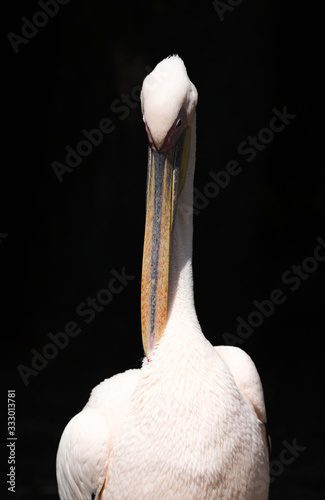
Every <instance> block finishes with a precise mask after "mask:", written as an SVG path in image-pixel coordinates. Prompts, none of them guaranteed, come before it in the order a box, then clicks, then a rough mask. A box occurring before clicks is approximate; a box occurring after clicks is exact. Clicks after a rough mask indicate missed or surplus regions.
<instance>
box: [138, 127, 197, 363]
mask: <svg viewBox="0 0 325 500" xmlns="http://www.w3.org/2000/svg"><path fill="white" fill-rule="evenodd" d="M189 136H190V128H189V127H187V128H186V129H185V130H184V133H183V134H182V136H181V137H180V138H179V140H178V142H177V144H176V145H175V146H173V147H171V148H170V149H168V150H167V151H164V152H158V151H154V150H153V149H151V148H149V158H148V178H147V202H146V227H145V237H144V248H143V261H142V286H141V326H142V341H143V347H144V351H145V353H146V355H147V357H148V358H149V357H150V356H151V354H152V352H153V350H154V348H155V346H156V345H157V343H159V341H160V339H161V337H162V335H163V333H164V330H165V326H166V317H167V304H168V280H169V253H170V243H171V233H172V228H173V222H174V216H175V212H176V202H177V197H178V191H179V190H180V189H181V188H182V185H183V183H184V177H185V174H186V167H187V160H188V153H189ZM184 171H185V172H184Z"/></svg>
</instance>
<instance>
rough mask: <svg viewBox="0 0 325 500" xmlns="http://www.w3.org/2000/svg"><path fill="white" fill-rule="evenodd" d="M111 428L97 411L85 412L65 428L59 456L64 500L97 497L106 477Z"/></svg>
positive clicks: (58, 470) (59, 484)
mask: <svg viewBox="0 0 325 500" xmlns="http://www.w3.org/2000/svg"><path fill="white" fill-rule="evenodd" d="M109 437H110V434H109V429H108V425H107V422H106V419H105V417H104V415H103V414H102V413H101V412H100V411H99V410H98V409H93V408H89V409H84V410H83V411H81V412H80V413H78V414H77V415H76V416H75V417H73V418H72V420H70V422H69V423H68V425H67V426H66V428H65V430H64V432H63V434H62V437H61V441H60V445H59V450H58V455H57V479H58V487H59V495H60V498H61V500H71V499H72V498H73V499H74V500H85V499H89V500H90V499H91V498H96V499H97V498H98V495H99V494H100V491H101V489H102V487H103V485H104V481H105V478H106V473H107V467H108V459H109V440H110V439H109Z"/></svg>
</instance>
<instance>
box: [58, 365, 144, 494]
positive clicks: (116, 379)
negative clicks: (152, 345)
mask: <svg viewBox="0 0 325 500" xmlns="http://www.w3.org/2000/svg"><path fill="white" fill-rule="evenodd" d="M139 372H140V370H127V371H126V372H124V373H119V374H118V375H114V376H113V377H111V378H109V379H106V380H104V381H103V382H101V383H100V384H99V385H98V386H96V387H95V388H94V389H93V390H92V393H91V396H90V399H89V401H88V403H87V405H86V406H85V408H84V409H83V410H82V411H81V412H80V413H78V414H77V415H76V416H75V417H73V418H72V419H71V420H70V422H69V423H68V425H67V426H66V428H65V429H64V432H63V434H62V437H61V441H60V444H59V449H58V454H57V480H58V487H59V496H60V499H61V500H72V499H73V500H91V499H95V500H99V499H100V498H101V492H102V490H103V488H104V485H105V481H107V480H108V466H109V459H110V448H111V439H112V436H113V435H114V433H116V430H117V427H118V426H119V425H120V423H121V421H122V419H123V417H124V415H125V413H126V411H127V409H128V407H129V403H130V399H131V396H132V394H133V392H134V389H135V386H136V383H137V381H138V378H139Z"/></svg>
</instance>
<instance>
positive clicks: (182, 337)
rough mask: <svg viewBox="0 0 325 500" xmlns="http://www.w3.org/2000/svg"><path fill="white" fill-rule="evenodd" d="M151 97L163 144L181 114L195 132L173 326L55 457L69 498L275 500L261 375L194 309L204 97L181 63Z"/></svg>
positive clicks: (96, 404) (94, 400)
mask: <svg viewBox="0 0 325 500" xmlns="http://www.w3.org/2000/svg"><path fill="white" fill-rule="evenodd" d="M141 98H142V109H143V114H144V120H145V122H146V124H147V125H148V126H149V128H150V131H151V134H152V137H153V138H154V142H155V144H156V145H157V144H161V143H162V142H163V140H164V137H165V136H166V134H167V133H168V130H169V128H170V127H171V125H172V124H173V123H174V122H175V119H176V118H177V114H178V113H179V110H180V108H181V107H182V108H184V109H185V110H186V116H187V121H188V124H189V125H191V146H190V154H189V163H188V167H187V173H186V178H185V183H184V187H183V189H182V191H181V193H180V195H179V199H178V203H177V211H176V218H175V222H174V229H173V237H172V242H171V251H170V276H169V288H168V315H167V324H166V328H165V331H164V335H163V337H162V339H161V341H160V343H159V344H158V346H157V347H156V348H155V350H154V352H153V355H152V358H151V360H150V362H148V361H147V360H144V362H143V366H142V368H141V369H140V370H129V371H127V372H125V373H123V374H120V375H116V376H114V377H112V378H111V379H109V380H105V381H104V382H103V383H102V384H100V385H99V386H97V387H96V388H95V389H94V390H93V392H92V394H91V397H90V400H89V402H88V404H87V405H86V407H85V408H84V410H83V411H82V412H81V413H80V414H79V415H77V416H76V417H75V418H74V419H72V421H71V422H70V423H69V424H68V426H67V427H66V429H65V431H64V433H63V436H62V439H61V442H60V446H59V451H58V458H57V469H58V483H59V493H60V497H61V499H62V500H90V499H91V495H92V494H95V495H96V499H97V498H98V500H99V499H101V500H114V499H116V500H135V499H139V500H169V499H170V500H236V499H237V500H266V499H267V498H268V485H269V472H268V451H267V446H266V436H265V429H264V425H263V424H262V422H263V421H265V418H266V415H265V407H264V400H263V391H262V386H261V382H260V379H259V376H258V374H257V371H256V368H255V366H254V364H253V362H252V361H251V359H250V358H249V356H247V355H246V354H245V353H244V352H243V351H241V350H240V349H235V348H230V347H229V348H228V347H226V346H219V347H217V348H214V347H213V346H212V345H211V344H210V342H208V340H207V339H206V338H205V337H204V335H203V333H202V331H201V328H200V325H199V322H198V319H197V316H196V312H195V307H194V297H193V283H192V231H193V224H192V205H193V194H192V190H193V176H194V167H195V142H196V132H195V106H196V101H197V92H196V89H195V87H194V85H193V84H192V83H191V81H190V80H189V78H188V76H187V73H186V69H185V66H184V63H183V62H182V61H181V59H180V58H179V57H177V56H173V57H170V58H167V59H165V60H164V61H162V62H161V63H160V64H159V65H157V67H156V68H155V70H154V71H153V72H152V73H151V75H149V76H148V77H147V78H146V79H145V81H144V86H143V89H142V96H141Z"/></svg>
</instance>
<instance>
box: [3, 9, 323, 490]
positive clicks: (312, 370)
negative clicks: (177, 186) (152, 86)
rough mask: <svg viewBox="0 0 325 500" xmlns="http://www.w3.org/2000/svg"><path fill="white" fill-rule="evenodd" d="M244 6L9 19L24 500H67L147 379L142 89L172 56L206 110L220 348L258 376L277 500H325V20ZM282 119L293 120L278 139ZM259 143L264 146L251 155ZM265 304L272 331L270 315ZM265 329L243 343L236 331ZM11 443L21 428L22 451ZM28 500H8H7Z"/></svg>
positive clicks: (8, 136) (201, 179) (205, 317)
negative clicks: (75, 463) (79, 465)
mask: <svg viewBox="0 0 325 500" xmlns="http://www.w3.org/2000/svg"><path fill="white" fill-rule="evenodd" d="M228 2H229V3H227V1H226V0H224V2H221V1H220V2H218V3H216V2H215V3H214V4H213V3H212V2H211V1H208V2H202V1H190V0H188V1H186V2H184V1H179V2H172V1H166V0H165V1H154V2H149V1H147V2H145V1H142V2H133V1H122V2H107V1H106V2H105V1H103V0H92V1H91V0H78V1H77V0H71V1H67V2H66V5H63V4H62V5H60V6H58V4H56V5H57V8H55V6H53V5H54V4H53V3H52V4H51V5H52V16H53V17H52V18H51V19H49V20H47V17H46V16H45V15H44V14H41V15H40V14H36V13H37V12H40V11H42V12H44V8H42V2H38V3H37V2H36V1H28V2H27V1H26V0H24V1H16V2H14V3H12V4H11V5H7V4H6V6H5V7H4V8H5V9H6V11H7V13H6V16H5V20H4V28H3V37H2V41H3V46H4V61H5V65H4V66H3V69H4V71H3V75H2V100H3V108H4V113H3V130H2V139H3V143H2V144H3V145H2V167H1V169H0V183H1V184H0V186H1V198H0V200H1V207H0V217H1V221H0V276H1V283H0V290H1V292H0V293H1V342H2V356H3V362H2V366H3V367H4V374H5V377H2V379H4V384H3V392H2V394H3V396H2V403H1V406H2V409H1V414H2V416H3V417H4V423H5V424H6V398H7V390H9V389H10V390H11V389H15V391H16V428H17V430H16V436H17V438H18V439H17V445H16V490H17V492H16V495H15V498H25V499H41V498H52V499H54V498H57V492H56V479H55V456H56V450H57V446H58V441H59V438H60V435H61V433H62V431H63V428H64V426H65V425H66V423H67V422H68V421H69V419H70V418H71V417H72V416H73V415H74V414H76V413H77V412H78V411H80V409H81V408H82V407H83V405H84V404H85V403H86V402H87V399H88V397H89V393H90V390H91V388H92V387H94V386H95V385H96V384H98V383H99V382H100V381H101V380H103V379H104V378H107V377H110V376H111V375H113V374H114V373H116V372H121V371H123V370H125V369H128V368H131V367H139V366H140V360H141V357H142V355H143V351H142V344H141V333H140V305H139V303H140V277H141V258H142V244H143V232H144V215H145V213H144V209H145V183H146V161H147V140H146V134H145V131H144V127H143V122H142V117H141V110H140V106H139V89H140V86H141V84H142V81H143V78H144V77H145V75H146V74H147V73H148V71H150V69H149V68H153V67H154V66H155V65H156V64H157V63H158V62H159V61H160V60H161V59H163V58H165V57H166V56H167V55H169V54H172V53H178V54H179V55H180V56H181V57H182V58H183V60H184V61H185V64H186V66H187V69H188V73H189V76H190V78H191V80H192V81H193V82H194V83H195V85H196V86H197V89H198V92H199V104H198V109H197V117H198V119H197V135H198V145H197V148H198V149H197V168H196V177H195V187H196V191H195V193H196V196H195V207H196V211H197V212H198V213H197V214H196V215H195V217H194V229H195V233H194V257H193V261H194V282H195V296H196V306H197V312H198V316H199V319H200V322H201V325H202V329H203V331H204V333H205V335H206V336H207V338H208V339H209V340H210V341H211V342H212V343H213V344H214V345H216V344H223V343H225V342H232V343H235V345H238V346H240V347H242V348H243V349H245V351H246V352H248V353H249V354H250V355H251V356H252V358H253V360H254V361H255V363H256V366H257V368H258V370H259V373H260V375H261V379H262V382H263V386H264V391H265V400H266V405H267V411H268V418H269V424H270V431H271V435H272V443H273V452H272V457H271V477H272V485H271V490H270V499H296V500H298V499H299V500H300V499H304V500H305V499H308V500H310V499H321V498H324V493H325V491H324V481H323V478H322V476H323V472H324V471H323V468H322V466H321V459H322V457H323V453H322V450H323V438H324V410H323V405H322V397H321V394H322V392H321V391H323V384H322V379H321V376H322V372H323V370H322V360H323V356H322V355H321V354H322V350H323V333H324V287H323V283H324V282H323V279H324V270H325V262H324V261H323V262H321V261H320V258H323V256H324V255H325V248H322V249H321V251H320V252H319V261H316V260H313V259H308V258H307V257H312V256H313V253H314V251H315V249H316V250H317V247H318V245H319V242H317V240H316V238H323V239H324V241H325V225H324V216H325V196H324V162H323V133H324V123H323V112H321V110H320V100H321V97H322V94H323V85H324V82H323V81H321V70H322V66H323V62H322V51H321V42H322V37H321V36H320V31H321V30H322V21H321V13H320V11H319V10H318V6H317V5H316V3H315V2H313V3H312V4H310V5H309V4H308V5H307V4H304V5H299V6H298V4H297V3H295V2H293V1H288V2H280V1H271V0H264V1H262V2H255V3H254V2H253V1H251V0H242V1H238V0H237V1H234V0H232V1H230V0H228ZM63 3H64V2H63ZM44 4H45V5H48V4H46V2H44ZM44 4H43V5H44ZM45 8H49V7H45ZM55 10H58V12H57V13H55ZM23 16H25V18H26V19H27V21H26V19H23V20H22V19H21V18H22V17H23ZM33 19H34V24H35V23H36V24H38V25H39V28H37V29H35V27H34V28H33V25H31V24H29V23H30V22H33ZM24 25H25V28H24ZM22 30H23V31H22ZM9 33H13V34H14V35H10V36H9V37H8V34H9ZM18 35H19V36H20V37H23V38H18ZM24 35H25V36H24ZM274 110H276V111H274ZM279 112H281V113H282V115H283V114H284V115H288V114H289V118H288V117H287V118H283V120H284V121H285V122H286V123H284V126H283V127H281V129H282V128H283V130H281V131H278V132H275V133H274V134H273V135H274V137H272V133H271V132H270V129H269V126H270V124H271V123H273V124H274V123H276V125H277V126H278V127H280V124H281V122H280V120H279V119H278V120H277V121H276V122H275V121H274V120H273V121H272V119H273V117H274V116H276V113H279ZM105 119H106V121H105ZM103 120H104V121H103ZM109 120H110V121H109ZM100 124H101V125H102V126H103V124H104V125H105V126H106V132H108V131H109V133H105V135H104V136H103V139H102V141H100V138H98V136H97V141H98V142H100V144H98V145H97V146H95V145H94V146H93V147H92V151H91V152H90V150H89V147H88V150H89V151H88V152H87V145H86V143H81V141H82V140H85V139H86V137H85V135H84V133H83V132H82V131H83V130H86V131H88V132H89V131H91V130H93V129H98V127H99V125H100ZM263 129H264V130H263ZM265 129H266V130H265ZM249 136H252V137H254V136H257V137H258V138H259V139H258V143H257V146H256V147H255V146H254V149H253V150H252V151H251V152H250V153H249V152H247V147H248V145H247V141H248V140H249V139H248V137H249ZM94 137H95V135H94ZM261 138H262V141H263V140H264V145H263V142H261ZM243 142H244V144H242V143H243ZM82 144H83V145H82ZM240 145H241V146H240ZM66 146H69V147H70V148H72V150H74V151H76V148H77V147H79V150H80V148H81V149H82V148H84V149H83V153H84V156H83V157H82V158H81V159H79V160H78V157H76V156H74V158H72V156H73V153H72V156H71V157H70V161H75V162H76V163H78V162H79V164H78V165H76V166H74V167H73V168H72V167H70V170H71V172H69V171H64V172H61V176H60V175H58V174H56V173H55V171H54V168H53V162H59V163H61V167H59V168H62V164H65V163H66V155H67V150H66ZM238 148H239V149H238ZM254 151H255V152H254ZM70 152H71V149H70ZM85 152H87V153H88V154H85ZM231 160H236V161H237V162H238V164H239V166H240V168H241V171H240V174H238V175H237V176H236V177H232V178H230V179H229V180H228V181H227V179H226V180H225V177H223V182H224V187H223V188H220V192H219V193H218V194H217V193H216V192H212V191H211V190H210V191H209V188H208V187H207V183H208V182H210V181H211V176H210V175H209V173H210V172H213V173H214V175H217V174H218V172H220V171H221V170H225V168H226V166H227V164H228V162H229V161H231ZM249 160H251V161H249ZM56 165H57V164H56ZM219 175H220V177H219V179H222V175H221V174H219ZM60 180H61V182H60ZM220 182H221V181H220ZM211 189H212V188H211ZM202 195H203V196H202ZM207 195H208V196H210V198H207ZM319 249H320V247H319ZM294 265H296V266H301V265H303V266H304V267H305V270H303V269H299V268H293V267H292V266H294ZM316 268H317V269H316ZM306 269H307V271H306ZM116 272H117V273H120V274H123V273H124V274H127V276H128V278H127V279H125V278H124V279H125V281H124V285H123V286H122V288H123V290H122V291H121V292H120V293H118V294H117V293H116V294H114V295H113V296H112V297H111V302H110V303H109V304H107V305H104V306H103V307H102V310H101V311H95V312H94V313H92V315H90V313H89V314H87V315H86V314H85V315H84V316H82V315H81V314H80V313H82V311H84V310H85V309H86V307H84V306H83V305H82V303H83V302H84V301H85V300H86V299H87V297H96V296H97V293H98V292H100V291H101V290H102V289H105V288H106V289H107V286H108V283H109V281H110V279H111V278H112V276H113V275H114V273H116ZM112 273H113V274H112ZM284 273H285V274H284ZM294 273H296V274H294ZM297 273H298V274H297ZM131 278H132V279H131ZM276 290H280V292H279V291H278V292H277V291H276ZM105 293H106V292H100V294H101V295H100V296H101V298H102V300H107V301H108V300H110V296H109V294H107V293H106V295H105ZM271 294H272V298H275V297H278V300H279V297H281V299H282V303H281V304H277V305H275V306H274V310H273V311H272V307H271V306H270V303H268V306H267V303H266V302H263V301H265V300H269V298H270V295H271ZM105 298H106V299H105ZM254 301H257V302H258V303H259V304H261V303H262V306H263V304H264V310H265V311H266V312H265V314H264V316H262V315H261V314H260V316H259V315H257V314H255V315H254V314H253V312H254V311H255V310H256V309H257V305H256V304H257V302H255V303H254ZM78 307H79V308H81V309H78V310H79V313H78V310H77V308H78ZM260 307H261V306H260ZM266 314H267V315H268V317H265V315H266ZM240 318H242V319H240ZM249 318H250V319H249ZM248 319H249V320H250V322H251V323H253V324H254V325H253V327H251V329H250V330H248V329H247V327H246V330H244V328H245V327H242V328H243V330H242V333H243V332H244V333H245V332H246V336H247V338H246V339H245V340H244V339H243V338H242V337H238V334H237V328H238V325H239V322H242V320H244V321H248ZM86 320H87V321H88V323H87V321H86ZM71 322H74V323H72V324H71ZM65 329H70V333H74V334H75V335H76V333H78V335H76V336H74V337H70V340H69V343H68V345H67V346H66V347H65V348H62V349H57V352H56V351H55V350H53V349H51V347H48V344H50V343H51V339H50V338H49V333H50V332H51V333H52V335H54V336H56V338H57V339H61V343H63V344H62V345H64V342H66V340H64V336H63V335H58V333H59V332H62V331H64V330H65ZM226 332H227V333H226ZM52 339H53V337H52ZM52 343H53V342H52ZM32 349H34V351H33V353H32ZM44 349H45V352H46V354H47V356H48V357H49V356H52V358H53V359H50V360H48V361H46V360H45V361H42V360H41V358H38V361H35V360H34V368H35V366H36V368H37V369H36V370H35V369H34V368H33V367H32V358H33V356H34V357H35V355H36V357H37V356H38V355H37V354H35V353H42V351H44ZM35 363H37V365H35ZM46 363H47V364H46ZM19 365H23V367H22V366H20V371H21V373H23V374H24V375H23V376H22V375H21V373H19V372H18V369H17V367H19ZM31 369H32V370H34V371H33V372H32V371H28V370H31ZM26 370H27V371H26ZM23 378H24V380H25V382H24V380H23ZM6 437H7V434H6V429H5V428H4V430H3V433H2V438H3V443H4V445H5V444H6V443H5V441H6ZM3 449H5V446H4V447H3ZM283 450H287V451H283ZM7 453H8V449H7V450H6V453H5V456H4V462H3V464H4V471H5V472H6V473H8V467H9V466H8V464H7V458H6V457H7ZM283 457H285V459H284V460H283ZM284 462H285V463H284ZM12 497H13V495H12V494H11V493H9V492H8V491H7V490H6V488H5V493H4V496H3V497H2V498H12Z"/></svg>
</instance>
